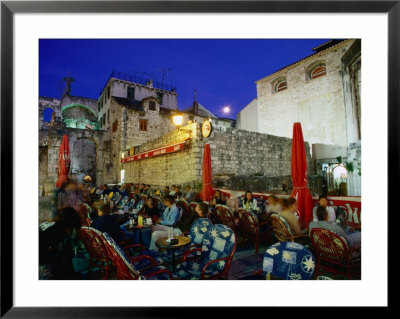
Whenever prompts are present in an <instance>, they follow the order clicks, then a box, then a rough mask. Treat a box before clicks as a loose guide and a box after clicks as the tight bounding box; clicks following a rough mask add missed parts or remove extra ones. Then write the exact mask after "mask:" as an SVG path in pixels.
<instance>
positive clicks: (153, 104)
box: [149, 101, 156, 111]
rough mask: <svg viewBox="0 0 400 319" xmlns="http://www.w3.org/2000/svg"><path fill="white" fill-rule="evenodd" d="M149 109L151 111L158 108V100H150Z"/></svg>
mask: <svg viewBox="0 0 400 319" xmlns="http://www.w3.org/2000/svg"><path fill="white" fill-rule="evenodd" d="M149 110H150V111H155V110H156V101H149Z"/></svg>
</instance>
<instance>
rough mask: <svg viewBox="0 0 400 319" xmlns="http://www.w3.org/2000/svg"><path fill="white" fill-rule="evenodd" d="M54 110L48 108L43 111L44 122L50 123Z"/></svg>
mask: <svg viewBox="0 0 400 319" xmlns="http://www.w3.org/2000/svg"><path fill="white" fill-rule="evenodd" d="M53 112H54V110H53V109H52V108H51V107H46V108H45V109H44V111H43V122H50V121H51V116H52V115H53Z"/></svg>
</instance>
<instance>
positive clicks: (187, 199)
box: [183, 185, 194, 203]
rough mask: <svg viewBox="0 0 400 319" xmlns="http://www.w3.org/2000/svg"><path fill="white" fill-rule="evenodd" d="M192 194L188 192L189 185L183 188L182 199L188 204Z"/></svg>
mask: <svg viewBox="0 0 400 319" xmlns="http://www.w3.org/2000/svg"><path fill="white" fill-rule="evenodd" d="M193 194H194V192H192V191H191V190H190V185H186V186H185V193H184V194H183V198H184V199H185V200H186V201H187V202H188V203H191V202H192V198H193Z"/></svg>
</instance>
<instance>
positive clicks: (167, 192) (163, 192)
mask: <svg viewBox="0 0 400 319" xmlns="http://www.w3.org/2000/svg"><path fill="white" fill-rule="evenodd" d="M169 192H170V190H169V186H165V187H164V190H163V191H162V193H161V196H163V197H164V196H167V195H169Z"/></svg>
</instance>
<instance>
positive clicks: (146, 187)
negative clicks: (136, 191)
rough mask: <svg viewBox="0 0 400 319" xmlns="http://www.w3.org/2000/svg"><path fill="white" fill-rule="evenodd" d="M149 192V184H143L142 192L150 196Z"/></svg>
mask: <svg viewBox="0 0 400 319" xmlns="http://www.w3.org/2000/svg"><path fill="white" fill-rule="evenodd" d="M151 193H152V190H151V188H150V185H149V184H147V185H145V186H144V194H145V195H146V196H150V195H151Z"/></svg>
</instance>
